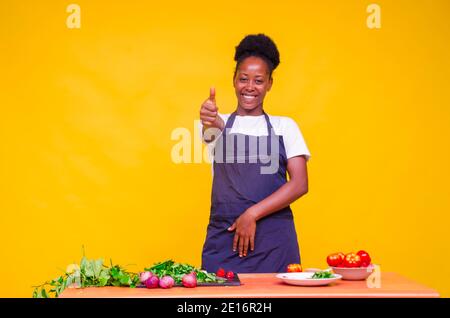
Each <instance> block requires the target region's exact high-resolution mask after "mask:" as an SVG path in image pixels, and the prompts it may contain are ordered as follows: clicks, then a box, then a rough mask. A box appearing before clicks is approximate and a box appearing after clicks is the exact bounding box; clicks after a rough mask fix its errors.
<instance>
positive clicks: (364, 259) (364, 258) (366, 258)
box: [356, 250, 372, 267]
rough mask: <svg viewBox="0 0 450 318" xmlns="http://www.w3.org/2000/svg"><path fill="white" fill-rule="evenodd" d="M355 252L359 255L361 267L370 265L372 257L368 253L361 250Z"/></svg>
mask: <svg viewBox="0 0 450 318" xmlns="http://www.w3.org/2000/svg"><path fill="white" fill-rule="evenodd" d="M356 254H357V255H359V257H361V266H362V267H367V266H369V265H370V262H371V261H372V259H371V258H370V255H369V253H367V252H366V251H363V250H361V251H359V252H358V253H356Z"/></svg>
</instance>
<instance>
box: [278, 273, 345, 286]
mask: <svg viewBox="0 0 450 318" xmlns="http://www.w3.org/2000/svg"><path fill="white" fill-rule="evenodd" d="M313 275H314V273H313V272H301V273H281V274H277V276H276V277H277V278H279V279H281V280H282V281H284V282H285V283H287V284H290V285H298V286H324V285H328V284H330V283H332V282H335V281H337V280H339V279H341V278H342V276H341V275H338V274H333V278H318V279H316V278H312V276H313Z"/></svg>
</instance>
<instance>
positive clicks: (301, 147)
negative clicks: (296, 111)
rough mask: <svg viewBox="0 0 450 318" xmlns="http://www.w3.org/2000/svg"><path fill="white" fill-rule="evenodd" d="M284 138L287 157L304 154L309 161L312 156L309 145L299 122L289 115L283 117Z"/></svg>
mask: <svg viewBox="0 0 450 318" xmlns="http://www.w3.org/2000/svg"><path fill="white" fill-rule="evenodd" d="M283 119H284V122H283V132H282V135H283V140H284V147H285V149H286V156H287V158H288V159H289V158H292V157H296V156H302V155H304V156H305V157H306V160H307V161H308V160H309V159H310V158H311V154H310V152H309V149H308V146H307V145H306V142H305V139H304V138H303V134H302V132H301V130H300V128H299V127H298V125H297V123H296V122H295V121H294V120H293V119H292V118H289V117H285V118H283Z"/></svg>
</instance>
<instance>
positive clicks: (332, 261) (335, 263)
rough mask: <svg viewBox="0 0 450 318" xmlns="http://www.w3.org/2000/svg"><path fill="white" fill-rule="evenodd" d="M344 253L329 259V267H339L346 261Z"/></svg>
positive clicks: (332, 255)
mask: <svg viewBox="0 0 450 318" xmlns="http://www.w3.org/2000/svg"><path fill="white" fill-rule="evenodd" d="M344 257H345V256H344V253H334V254H330V255H328V257H327V263H328V265H329V266H333V267H336V266H339V265H340V264H341V263H342V262H343V261H344Z"/></svg>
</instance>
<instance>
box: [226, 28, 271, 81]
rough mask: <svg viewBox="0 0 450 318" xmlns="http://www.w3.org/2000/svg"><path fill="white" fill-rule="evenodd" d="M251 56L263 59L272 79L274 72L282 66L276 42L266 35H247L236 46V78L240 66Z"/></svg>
mask: <svg viewBox="0 0 450 318" xmlns="http://www.w3.org/2000/svg"><path fill="white" fill-rule="evenodd" d="M249 56H257V57H260V58H262V59H263V60H264V61H265V62H266V63H267V66H268V67H269V77H270V78H272V72H273V71H274V70H275V69H276V68H277V66H278V64H280V53H279V52H278V49H277V46H276V45H275V42H273V41H272V39H271V38H270V37H268V36H267V35H265V34H262V33H259V34H250V35H247V36H246V37H245V38H243V39H242V41H241V42H240V43H239V45H238V46H236V53H235V54H234V60H235V61H236V68H235V69H234V76H233V78H235V77H236V72H237V70H238V68H239V64H240V63H241V62H242V61H243V60H245V59H246V58H247V57H249Z"/></svg>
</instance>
